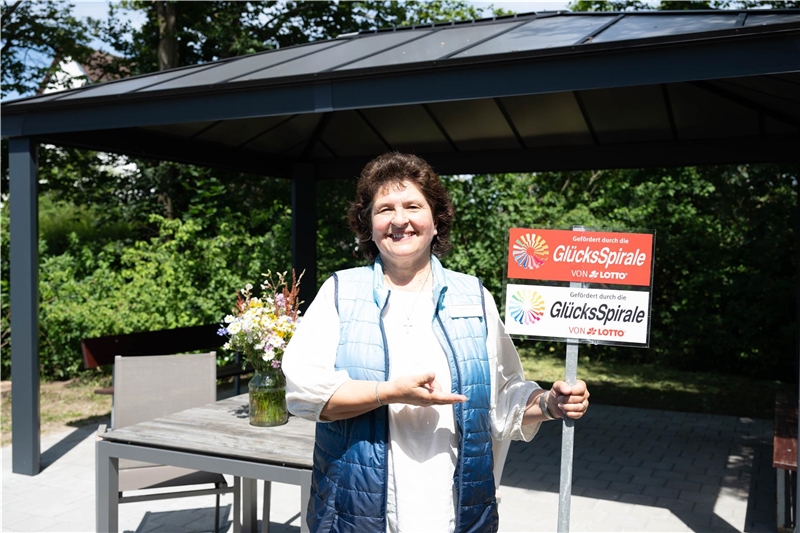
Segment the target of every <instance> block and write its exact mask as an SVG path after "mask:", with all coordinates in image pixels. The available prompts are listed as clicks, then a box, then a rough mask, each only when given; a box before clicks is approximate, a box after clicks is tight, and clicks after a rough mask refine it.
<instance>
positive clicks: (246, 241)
mask: <svg viewBox="0 0 800 533" xmlns="http://www.w3.org/2000/svg"><path fill="white" fill-rule="evenodd" d="M59 208H60V209H59ZM48 209H50V208H48ZM7 211H8V209H7V207H4V208H3V213H2V214H3V217H2V220H3V224H4V228H3V229H4V231H3V241H2V245H3V248H4V249H3V258H4V259H3V260H4V261H6V259H5V258H7V257H8V254H7V234H8V233H7V231H5V228H6V227H7V226H6V224H7V219H8V214H7ZM50 211H51V213H52V214H53V215H54V218H55V219H56V222H54V223H53V224H51V227H52V228H55V229H56V230H53V229H51V230H50V231H49V232H48V233H46V234H43V235H45V237H46V238H51V239H55V242H58V241H59V239H60V238H61V235H62V234H63V231H64V229H65V227H66V228H70V227H71V228H72V229H74V230H75V231H72V232H71V233H69V235H68V237H67V240H68V243H67V246H66V249H65V250H64V251H63V252H62V253H59V254H49V253H47V250H48V246H52V245H50V244H49V243H48V242H47V241H45V240H44V239H42V240H41V241H40V251H41V261H40V268H39V291H40V312H39V328H40V343H39V357H40V370H41V374H42V376H43V377H46V378H67V377H72V376H74V375H75V374H77V373H78V372H79V370H80V364H81V358H80V341H81V339H84V338H90V337H97V336H102V335H113V334H120V333H129V332H134V331H150V330H156V329H169V328H175V327H181V326H192V325H199V324H210V323H214V322H217V321H219V320H220V319H221V318H222V316H223V315H224V314H225V312H226V311H227V310H229V309H230V308H231V307H232V305H233V303H234V301H235V299H236V291H237V288H238V287H242V286H244V284H245V283H247V282H253V281H256V282H258V281H259V280H260V279H261V273H262V272H266V271H267V270H269V269H271V270H273V271H274V270H281V271H282V270H286V269H287V267H288V266H289V265H290V259H289V257H290V253H289V250H288V246H287V245H288V238H287V236H288V231H289V226H290V214H289V211H288V209H284V210H283V212H282V213H281V217H280V220H279V221H277V222H276V224H275V227H274V230H275V231H274V232H265V233H263V234H260V235H250V234H248V233H247V232H244V231H241V229H240V228H236V227H233V226H229V225H226V224H222V225H221V226H220V228H219V232H218V234H215V235H213V236H210V237H209V236H204V235H203V233H204V227H203V225H202V223H201V222H199V221H198V220H187V221H185V222H184V221H180V220H168V219H165V218H163V217H159V216H156V215H153V216H152V217H151V220H150V222H151V223H152V224H153V225H155V227H156V228H157V229H158V235H157V236H156V237H153V238H151V239H148V240H137V241H135V242H133V243H131V244H129V245H126V244H124V243H123V242H121V241H108V242H106V243H105V244H100V245H98V243H99V242H100V238H101V237H102V230H97V231H95V232H92V231H90V230H91V226H90V225H87V224H86V219H85V218H81V217H80V216H78V217H75V216H74V215H75V214H76V213H79V214H80V213H86V212H85V211H81V210H79V209H76V208H75V207H74V206H71V205H68V204H65V203H55V204H54V205H53V207H52V209H50ZM59 221H60V222H59ZM3 266H4V273H7V272H8V270H7V264H4V265H3ZM2 288H3V298H2V301H3V306H4V307H3V325H2V328H3V329H2V339H3V342H6V341H7V339H8V333H9V328H10V325H9V323H8V320H7V318H8V308H7V307H6V305H7V303H6V302H7V294H8V292H7V291H8V280H7V277H6V276H4V279H3V285H2ZM4 348H5V349H3V352H2V357H3V358H2V372H3V378H4V379H6V378H7V376H8V375H9V371H10V360H9V350H8V349H7V343H6V345H5V346H4Z"/></svg>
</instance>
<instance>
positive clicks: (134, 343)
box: [81, 324, 253, 394]
mask: <svg viewBox="0 0 800 533" xmlns="http://www.w3.org/2000/svg"><path fill="white" fill-rule="evenodd" d="M218 330H219V324H210V325H205V326H191V327H185V328H175V329H162V330H157V331H143V332H139V333H126V334H123V335H108V336H106V337H95V338H92V339H83V340H82V341H81V353H82V354H83V366H84V368H86V369H90V368H98V367H101V366H107V365H113V364H114V357H115V356H117V355H121V356H123V357H136V356H142V355H158V354H176V353H187V352H196V351H201V350H215V349H217V348H221V347H222V345H223V344H225V341H226V340H227V337H223V336H220V335H217V331H218ZM252 372H253V369H252V368H249V367H248V368H244V369H243V368H242V363H241V360H240V359H239V355H238V354H237V358H236V361H235V362H233V363H230V364H227V365H225V366H221V367H218V368H217V379H225V378H229V377H233V378H234V387H235V389H236V394H239V393H240V380H239V378H240V376H242V375H244V374H250V373H252ZM113 392H114V388H113V387H106V388H103V389H97V390H96V391H95V393H97V394H112V393H113Z"/></svg>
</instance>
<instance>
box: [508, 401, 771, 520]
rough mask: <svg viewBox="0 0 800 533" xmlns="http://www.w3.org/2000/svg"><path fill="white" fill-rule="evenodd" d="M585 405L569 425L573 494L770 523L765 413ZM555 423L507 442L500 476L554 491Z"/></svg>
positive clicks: (684, 516) (681, 515) (694, 515)
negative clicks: (585, 412)
mask: <svg viewBox="0 0 800 533" xmlns="http://www.w3.org/2000/svg"><path fill="white" fill-rule="evenodd" d="M593 407H594V409H593V412H592V413H591V415H590V416H588V417H587V418H586V419H584V420H581V421H579V422H578V423H576V425H575V444H574V459H573V470H572V479H573V482H572V495H573V496H583V497H586V498H594V499H601V500H609V501H617V502H623V503H632V504H637V505H641V506H650V507H656V508H663V509H669V511H670V512H671V513H672V514H673V515H674V516H675V517H676V518H678V519H679V520H681V521H682V522H683V523H684V524H685V525H686V527H687V528H689V529H691V530H692V531H696V532H698V533H699V532H703V533H705V532H708V531H716V532H721V533H728V532H734V531H742V524H741V523H742V522H743V526H744V531H747V532H748V533H750V532H752V533H760V532H762V531H775V530H776V525H775V523H776V516H775V509H774V498H775V472H774V470H773V469H772V468H771V467H772V464H771V457H772V423H771V422H770V421H765V420H752V419H748V418H738V417H733V416H713V415H703V414H692V413H682V412H676V411H653V410H649V409H648V410H644V409H631V408H617V407H613V406H604V405H594V406H593ZM561 427H562V425H561V424H556V423H551V424H543V425H542V427H541V429H540V430H539V433H538V434H537V435H536V437H535V438H534V440H533V442H531V443H523V442H513V443H512V444H511V447H510V449H509V452H508V457H507V460H506V464H505V469H504V471H503V478H502V484H503V485H508V486H514V487H519V488H522V489H529V490H538V491H548V492H554V493H558V492H559V477H560V464H561ZM744 502H747V505H746V506H747V516H746V517H745V518H744V520H742V516H741V512H742V511H741V508H742V506H743V503H744ZM737 513H739V514H738V515H737Z"/></svg>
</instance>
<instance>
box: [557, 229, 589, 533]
mask: <svg viewBox="0 0 800 533" xmlns="http://www.w3.org/2000/svg"><path fill="white" fill-rule="evenodd" d="M572 230H573V231H586V228H585V227H584V226H572ZM569 286H570V288H571V289H582V288H583V283H570V284H569ZM577 379H578V341H576V340H574V339H568V340H567V365H566V370H565V372H564V381H565V382H566V383H567V385H570V386H572V385H575V382H576V381H577ZM562 423H563V426H562V428H561V477H560V483H559V487H558V533H569V512H570V500H571V498H572V456H573V453H574V451H575V421H574V420H572V419H569V418H564V420H563V422H562Z"/></svg>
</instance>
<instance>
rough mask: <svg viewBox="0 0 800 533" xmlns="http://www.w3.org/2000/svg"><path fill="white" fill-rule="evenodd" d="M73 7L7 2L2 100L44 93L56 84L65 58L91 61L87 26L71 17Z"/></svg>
mask: <svg viewBox="0 0 800 533" xmlns="http://www.w3.org/2000/svg"><path fill="white" fill-rule="evenodd" d="M73 7H74V6H73V5H72V4H69V3H67V2H64V1H63V0H42V1H37V2H24V1H23V0H16V1H15V2H13V3H12V2H9V1H7V0H4V1H3V3H2V4H1V5H0V10H1V11H0V27H2V33H0V35H1V36H2V50H0V57H1V61H2V70H3V74H2V80H3V87H2V97H3V98H6V97H7V96H9V95H13V94H17V95H20V96H28V95H31V94H34V93H41V92H42V91H43V90H44V89H46V88H52V87H54V85H55V84H56V82H57V80H56V78H57V76H56V74H57V73H59V72H60V73H63V74H64V75H65V77H64V78H63V79H64V80H66V81H67V83H69V81H70V79H69V77H68V76H66V73H64V72H63V69H62V67H61V63H62V61H63V60H65V59H66V58H72V59H74V60H77V61H88V59H89V56H90V54H91V49H90V48H89V46H88V43H89V38H88V35H89V33H88V31H87V29H88V28H87V26H86V24H84V23H83V22H81V21H80V20H78V19H76V18H75V17H74V16H73V15H72V9H73Z"/></svg>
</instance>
